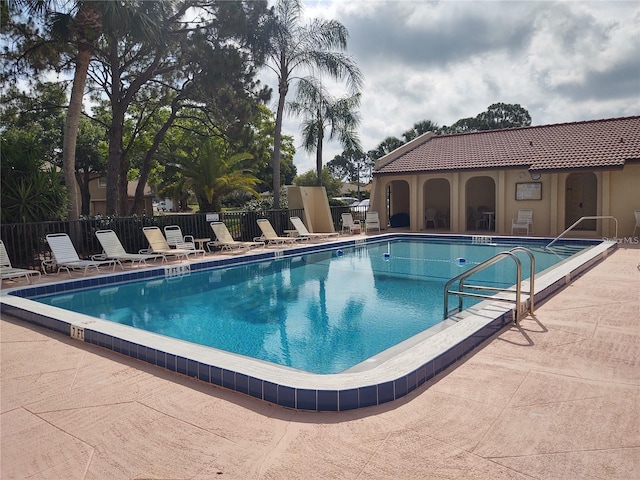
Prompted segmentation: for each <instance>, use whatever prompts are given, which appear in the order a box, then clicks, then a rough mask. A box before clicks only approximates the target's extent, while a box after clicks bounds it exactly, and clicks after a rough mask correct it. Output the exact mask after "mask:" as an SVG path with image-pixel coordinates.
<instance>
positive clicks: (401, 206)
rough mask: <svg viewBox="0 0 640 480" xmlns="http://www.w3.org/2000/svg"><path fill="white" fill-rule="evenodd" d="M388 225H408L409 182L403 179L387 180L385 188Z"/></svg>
mask: <svg viewBox="0 0 640 480" xmlns="http://www.w3.org/2000/svg"><path fill="white" fill-rule="evenodd" d="M386 197H387V209H388V215H389V225H390V226H392V227H408V226H409V214H410V213H411V212H410V209H409V203H410V196H409V183H408V182H407V181H405V180H394V181H392V182H389V185H387V190H386Z"/></svg>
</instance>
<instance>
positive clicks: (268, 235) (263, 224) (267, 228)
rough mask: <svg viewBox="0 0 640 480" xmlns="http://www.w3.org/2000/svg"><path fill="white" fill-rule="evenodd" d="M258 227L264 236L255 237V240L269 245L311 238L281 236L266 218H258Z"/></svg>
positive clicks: (293, 242)
mask: <svg viewBox="0 0 640 480" xmlns="http://www.w3.org/2000/svg"><path fill="white" fill-rule="evenodd" d="M258 227H260V230H261V231H262V236H261V237H257V238H254V241H256V242H265V244H267V245H287V244H288V245H293V244H295V243H298V242H303V241H305V240H308V239H309V237H280V236H278V234H277V233H276V231H275V230H274V229H273V225H271V222H270V221H269V220H267V219H266V218H259V219H258Z"/></svg>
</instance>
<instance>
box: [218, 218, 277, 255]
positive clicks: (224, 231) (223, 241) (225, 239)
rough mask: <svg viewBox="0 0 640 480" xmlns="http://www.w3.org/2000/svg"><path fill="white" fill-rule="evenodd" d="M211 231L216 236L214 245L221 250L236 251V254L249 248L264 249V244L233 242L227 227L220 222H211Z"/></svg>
mask: <svg viewBox="0 0 640 480" xmlns="http://www.w3.org/2000/svg"><path fill="white" fill-rule="evenodd" d="M211 229H212V230H213V233H214V234H215V235H216V240H217V242H215V245H216V246H218V247H221V250H238V252H241V251H243V250H249V249H251V248H257V247H264V242H258V241H254V242H240V241H238V240H235V239H234V238H233V237H232V236H231V233H229V229H228V228H227V226H226V225H225V224H224V223H222V222H211Z"/></svg>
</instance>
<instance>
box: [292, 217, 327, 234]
mask: <svg viewBox="0 0 640 480" xmlns="http://www.w3.org/2000/svg"><path fill="white" fill-rule="evenodd" d="M289 221H290V222H291V225H293V228H295V229H296V232H298V235H299V236H300V237H307V238H310V239H312V240H313V239H314V238H317V239H326V238H331V237H337V236H338V235H339V233H338V232H327V233H323V232H317V233H312V232H310V231H309V230H308V229H307V227H306V225H305V224H304V222H303V221H302V220H301V219H300V217H290V218H289Z"/></svg>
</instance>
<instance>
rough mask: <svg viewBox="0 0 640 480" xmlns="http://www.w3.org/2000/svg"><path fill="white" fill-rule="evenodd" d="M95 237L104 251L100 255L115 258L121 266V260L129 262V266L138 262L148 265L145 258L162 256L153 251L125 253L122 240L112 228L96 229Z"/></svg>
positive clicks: (94, 258) (96, 258)
mask: <svg viewBox="0 0 640 480" xmlns="http://www.w3.org/2000/svg"><path fill="white" fill-rule="evenodd" d="M96 237H97V238H98V241H99V242H100V245H101V246H102V251H103V252H104V253H103V254H102V255H101V256H102V257H103V258H104V259H107V260H115V261H116V262H118V264H119V265H120V266H121V267H122V262H131V266H133V265H135V264H136V263H137V264H138V266H139V267H141V266H142V265H146V266H148V265H149V264H148V263H147V260H154V261H155V260H157V259H158V258H162V255H159V254H153V253H127V251H126V250H125V249H124V247H123V246H122V242H120V239H119V238H118V235H117V234H116V232H114V231H113V230H98V231H97V232H96ZM92 259H93V260H99V259H100V258H99V256H98V255H94V256H93V257H92Z"/></svg>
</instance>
